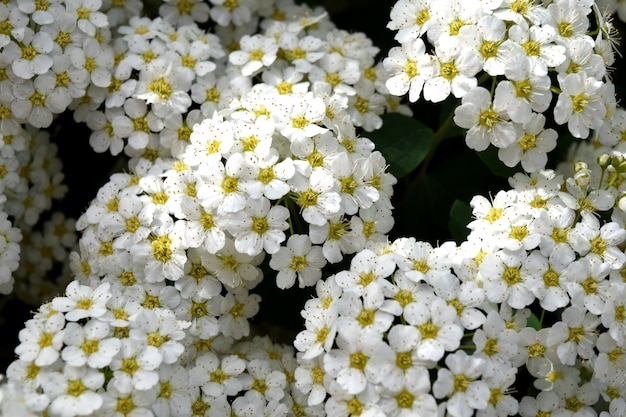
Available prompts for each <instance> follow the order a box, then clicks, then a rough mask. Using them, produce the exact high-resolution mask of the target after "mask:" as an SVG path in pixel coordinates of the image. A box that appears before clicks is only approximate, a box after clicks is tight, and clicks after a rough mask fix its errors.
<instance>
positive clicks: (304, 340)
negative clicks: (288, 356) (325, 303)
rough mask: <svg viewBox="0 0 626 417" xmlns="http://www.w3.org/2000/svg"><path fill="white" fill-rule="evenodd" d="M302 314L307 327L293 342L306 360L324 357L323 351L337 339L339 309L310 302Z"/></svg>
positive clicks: (329, 347) (326, 350)
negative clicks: (318, 306)
mask: <svg viewBox="0 0 626 417" xmlns="http://www.w3.org/2000/svg"><path fill="white" fill-rule="evenodd" d="M319 282H323V281H319ZM302 315H303V317H304V327H305V329H304V330H302V331H301V332H299V333H298V334H297V335H296V338H295V340H294V342H293V344H294V346H295V348H296V349H298V351H300V352H302V358H303V359H304V360H309V359H313V358H316V357H322V353H324V352H328V351H329V350H330V349H331V348H332V346H333V342H334V340H335V335H336V332H337V319H338V313H337V309H336V308H334V307H329V308H326V309H322V308H315V307H314V304H312V303H311V302H309V303H307V304H306V305H305V307H304V310H303V312H302Z"/></svg>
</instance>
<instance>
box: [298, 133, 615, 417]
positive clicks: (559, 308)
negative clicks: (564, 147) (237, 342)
mask: <svg viewBox="0 0 626 417" xmlns="http://www.w3.org/2000/svg"><path fill="white" fill-rule="evenodd" d="M581 146H582V145H581ZM602 151H603V152H607V151H608V149H602V150H601V151H599V150H597V149H596V148H593V147H586V146H582V149H580V150H578V152H577V153H576V155H575V157H574V161H576V163H575V164H574V167H575V169H573V170H572V169H569V165H567V169H566V167H565V166H564V167H563V168H562V172H561V171H557V172H555V171H553V170H542V171H540V172H537V173H534V174H532V175H528V174H518V175H516V176H514V177H512V178H511V179H510V183H511V186H512V189H511V190H508V191H500V192H498V193H497V194H496V195H495V196H494V197H493V199H492V200H488V199H486V198H484V197H482V196H476V197H474V199H473V200H472V201H471V206H472V209H473V216H474V220H473V221H472V222H471V223H470V224H469V225H468V227H469V228H470V230H471V233H470V234H469V236H468V238H467V240H466V241H465V242H463V243H461V244H460V245H455V244H454V243H452V242H448V243H445V244H442V245H440V246H437V247H433V246H431V245H430V244H428V243H425V242H420V241H417V240H416V239H415V238H398V239H397V240H395V241H393V242H391V243H390V244H389V245H380V246H377V247H373V248H370V249H366V250H363V251H361V252H359V253H357V255H356V256H355V257H354V258H353V259H352V261H351V264H350V268H349V270H345V271H341V272H339V273H336V274H334V275H332V276H330V277H329V278H327V279H325V280H322V281H320V282H319V283H318V284H317V286H316V293H317V297H315V298H313V299H312V300H310V301H308V302H307V303H306V304H305V307H304V310H303V311H302V316H303V317H304V319H305V327H306V328H305V330H303V331H301V332H300V333H299V334H298V336H297V337H296V339H295V347H296V348H297V350H298V351H299V354H298V364H299V366H298V368H297V369H296V371H295V378H296V386H299V387H301V389H303V390H304V391H305V392H306V393H308V400H307V401H308V404H309V405H315V404H318V403H320V402H322V401H324V402H325V404H326V406H325V410H326V412H327V415H329V416H343V415H361V414H362V413H366V414H367V415H377V416H378V415H379V416H383V415H385V416H390V415H394V416H395V415H398V416H409V415H449V416H454V417H469V416H472V415H476V416H509V415H521V416H524V417H526V416H533V417H536V416H544V415H558V416H583V415H589V416H597V415H602V416H609V415H610V416H619V415H624V413H625V412H626V402H625V398H626V396H625V394H626V391H625V390H626V382H625V380H624V376H623V375H624V369H625V366H626V363H625V362H624V358H625V356H624V350H625V348H626V345H625V339H624V336H625V334H626V333H625V331H626V327H625V324H626V314H625V312H626V305H625V301H624V294H625V291H626V284H625V280H624V271H625V270H626V269H625V262H626V255H624V250H623V244H624V242H625V240H626V231H625V230H624V216H625V213H624V211H623V209H622V208H621V207H620V203H619V201H616V195H618V194H622V193H623V191H619V188H620V187H621V179H623V175H624V174H623V167H622V168H620V166H622V164H623V161H624V155H623V154H621V153H616V152H615V151H614V150H613V152H614V153H613V155H611V154H609V153H603V152H602ZM610 155H611V156H610ZM618 155H619V156H618ZM596 158H599V160H600V161H601V163H600V164H598V163H596V162H595V160H596ZM590 167H594V168H590ZM570 171H572V172H571V173H570ZM570 174H571V175H570ZM618 183H619V185H617V184H618ZM529 386H530V387H533V389H535V390H536V391H537V394H536V395H534V394H532V395H531V394H530V391H529V390H528V387H529Z"/></svg>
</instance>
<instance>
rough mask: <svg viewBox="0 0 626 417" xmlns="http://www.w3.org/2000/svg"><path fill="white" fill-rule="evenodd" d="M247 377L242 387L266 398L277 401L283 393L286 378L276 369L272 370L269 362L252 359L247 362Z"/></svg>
mask: <svg viewBox="0 0 626 417" xmlns="http://www.w3.org/2000/svg"><path fill="white" fill-rule="evenodd" d="M247 369H248V374H249V378H246V379H245V380H244V389H247V390H255V391H257V392H259V393H260V394H261V395H262V396H263V397H265V398H266V399H267V400H269V401H271V400H274V401H279V400H280V399H281V398H283V396H284V395H285V388H286V387H287V378H286V377H285V374H284V373H282V372H281V371H278V370H273V369H272V367H271V366H270V362H269V361H266V360H262V359H253V360H251V361H250V362H248V366H247Z"/></svg>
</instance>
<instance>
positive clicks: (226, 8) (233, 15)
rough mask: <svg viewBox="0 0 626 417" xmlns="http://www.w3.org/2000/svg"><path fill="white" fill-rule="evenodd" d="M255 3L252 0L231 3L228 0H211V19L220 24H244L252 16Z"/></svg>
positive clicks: (239, 0)
mask: <svg viewBox="0 0 626 417" xmlns="http://www.w3.org/2000/svg"><path fill="white" fill-rule="evenodd" d="M255 9H256V7H255V3H254V2H253V1H250V0H238V1H237V2H236V3H234V4H231V3H229V2H227V1H226V0H211V12H210V14H211V19H213V20H214V21H215V22H217V24H218V25H220V26H228V25H229V24H231V23H232V24H234V25H235V26H243V25H244V24H245V23H247V22H248V21H249V20H250V19H251V18H252V12H253V11H255Z"/></svg>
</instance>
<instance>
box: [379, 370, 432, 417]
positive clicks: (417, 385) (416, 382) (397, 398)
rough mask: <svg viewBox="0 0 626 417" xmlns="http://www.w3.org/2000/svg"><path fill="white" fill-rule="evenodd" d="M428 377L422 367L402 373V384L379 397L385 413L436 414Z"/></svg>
mask: <svg viewBox="0 0 626 417" xmlns="http://www.w3.org/2000/svg"><path fill="white" fill-rule="evenodd" d="M429 391H430V378H429V375H428V371H427V370H426V368H423V367H415V368H410V369H408V370H407V371H406V373H405V374H404V375H402V385H401V386H400V387H399V388H398V389H397V390H393V391H392V392H389V393H386V395H383V397H382V398H381V407H382V408H383V410H384V411H385V415H393V416H398V417H409V416H430V415H432V416H434V415H437V403H436V401H435V398H434V397H433V396H432V395H431V394H430V392H429Z"/></svg>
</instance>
